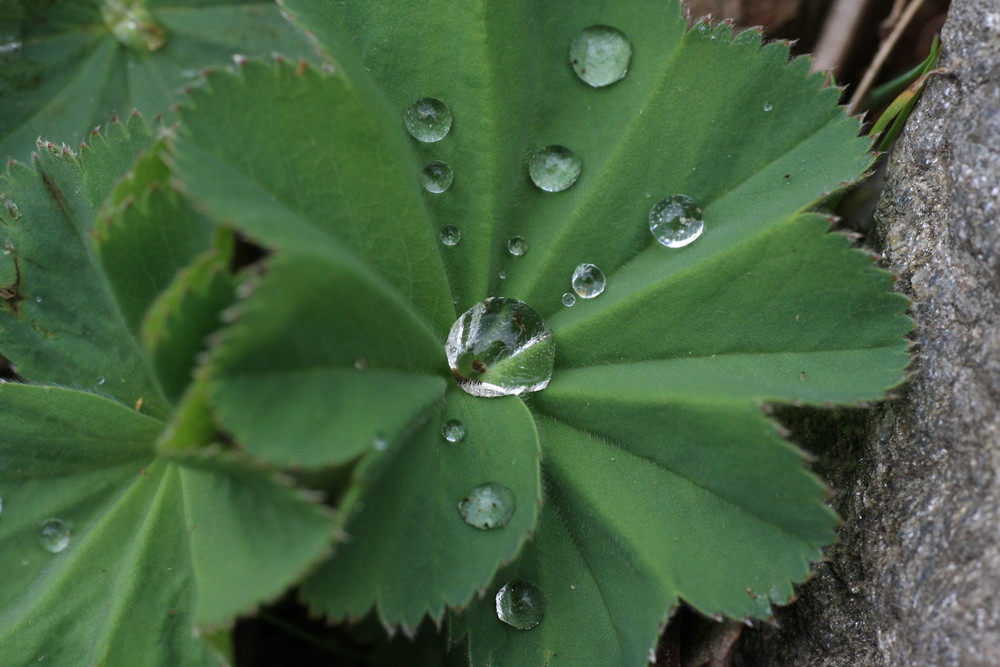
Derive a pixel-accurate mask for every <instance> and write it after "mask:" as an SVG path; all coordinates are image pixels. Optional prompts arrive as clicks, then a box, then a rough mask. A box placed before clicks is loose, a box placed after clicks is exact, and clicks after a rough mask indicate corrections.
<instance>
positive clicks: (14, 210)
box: [3, 197, 21, 220]
mask: <svg viewBox="0 0 1000 667" xmlns="http://www.w3.org/2000/svg"><path fill="white" fill-rule="evenodd" d="M3 207H4V210H5V211H7V215H9V216H10V219H11V220H17V219H18V218H20V217H21V209H19V208H18V207H17V204H15V203H14V200H13V199H8V198H7V197H4V199H3Z"/></svg>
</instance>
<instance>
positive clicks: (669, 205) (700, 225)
mask: <svg viewBox="0 0 1000 667" xmlns="http://www.w3.org/2000/svg"><path fill="white" fill-rule="evenodd" d="M704 230H705V223H704V222H702V219H701V209H700V208H698V205H697V204H695V202H694V200H693V199H691V198H690V197H688V196H686V195H674V196H672V197H665V198H663V199H661V200H660V201H658V202H656V204H655V205H654V206H653V208H652V209H651V210H650V211H649V231H651V232H652V233H653V236H654V237H655V238H656V240H657V241H659V242H660V243H662V244H663V245H665V246H667V247H668V248H683V247H684V246H686V245H687V244H689V243H691V242H693V241H694V240H695V239H697V238H698V237H699V236H701V233H702V232H703V231H704Z"/></svg>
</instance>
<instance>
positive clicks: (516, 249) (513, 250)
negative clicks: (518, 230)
mask: <svg viewBox="0 0 1000 667" xmlns="http://www.w3.org/2000/svg"><path fill="white" fill-rule="evenodd" d="M507 252H509V253H510V254H511V255H513V256H514V257H522V256H524V254H525V253H526V252H528V242H527V241H525V240H524V237H523V236H515V237H513V238H511V239H509V240H508V241H507Z"/></svg>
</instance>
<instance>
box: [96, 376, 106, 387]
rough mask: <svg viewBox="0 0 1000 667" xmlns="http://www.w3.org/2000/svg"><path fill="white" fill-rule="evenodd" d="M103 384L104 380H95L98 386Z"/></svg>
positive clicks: (100, 378)
mask: <svg viewBox="0 0 1000 667" xmlns="http://www.w3.org/2000/svg"><path fill="white" fill-rule="evenodd" d="M104 382H105V380H104V378H103V377H99V378H97V384H98V385H102V384H104Z"/></svg>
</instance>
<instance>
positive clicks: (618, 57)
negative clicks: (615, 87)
mask: <svg viewBox="0 0 1000 667" xmlns="http://www.w3.org/2000/svg"><path fill="white" fill-rule="evenodd" d="M631 59H632V44H631V43H630V42H629V41H628V37H626V36H625V34H624V33H623V32H622V31H621V30H618V29H617V28H612V27H610V26H606V25H595V26H591V27H589V28H586V29H584V30H583V31H582V32H581V33H580V34H579V35H577V36H576V39H574V40H573V43H572V44H571V45H570V47H569V62H570V63H571V64H572V65H573V71H574V72H576V75H577V76H578V77H580V80H581V81H583V82H584V83H586V84H587V85H590V86H593V87H594V88H601V87H602V86H610V85H611V84H612V83H614V82H616V81H621V80H622V79H623V78H625V73H626V72H628V64H629V61H630V60H631Z"/></svg>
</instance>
